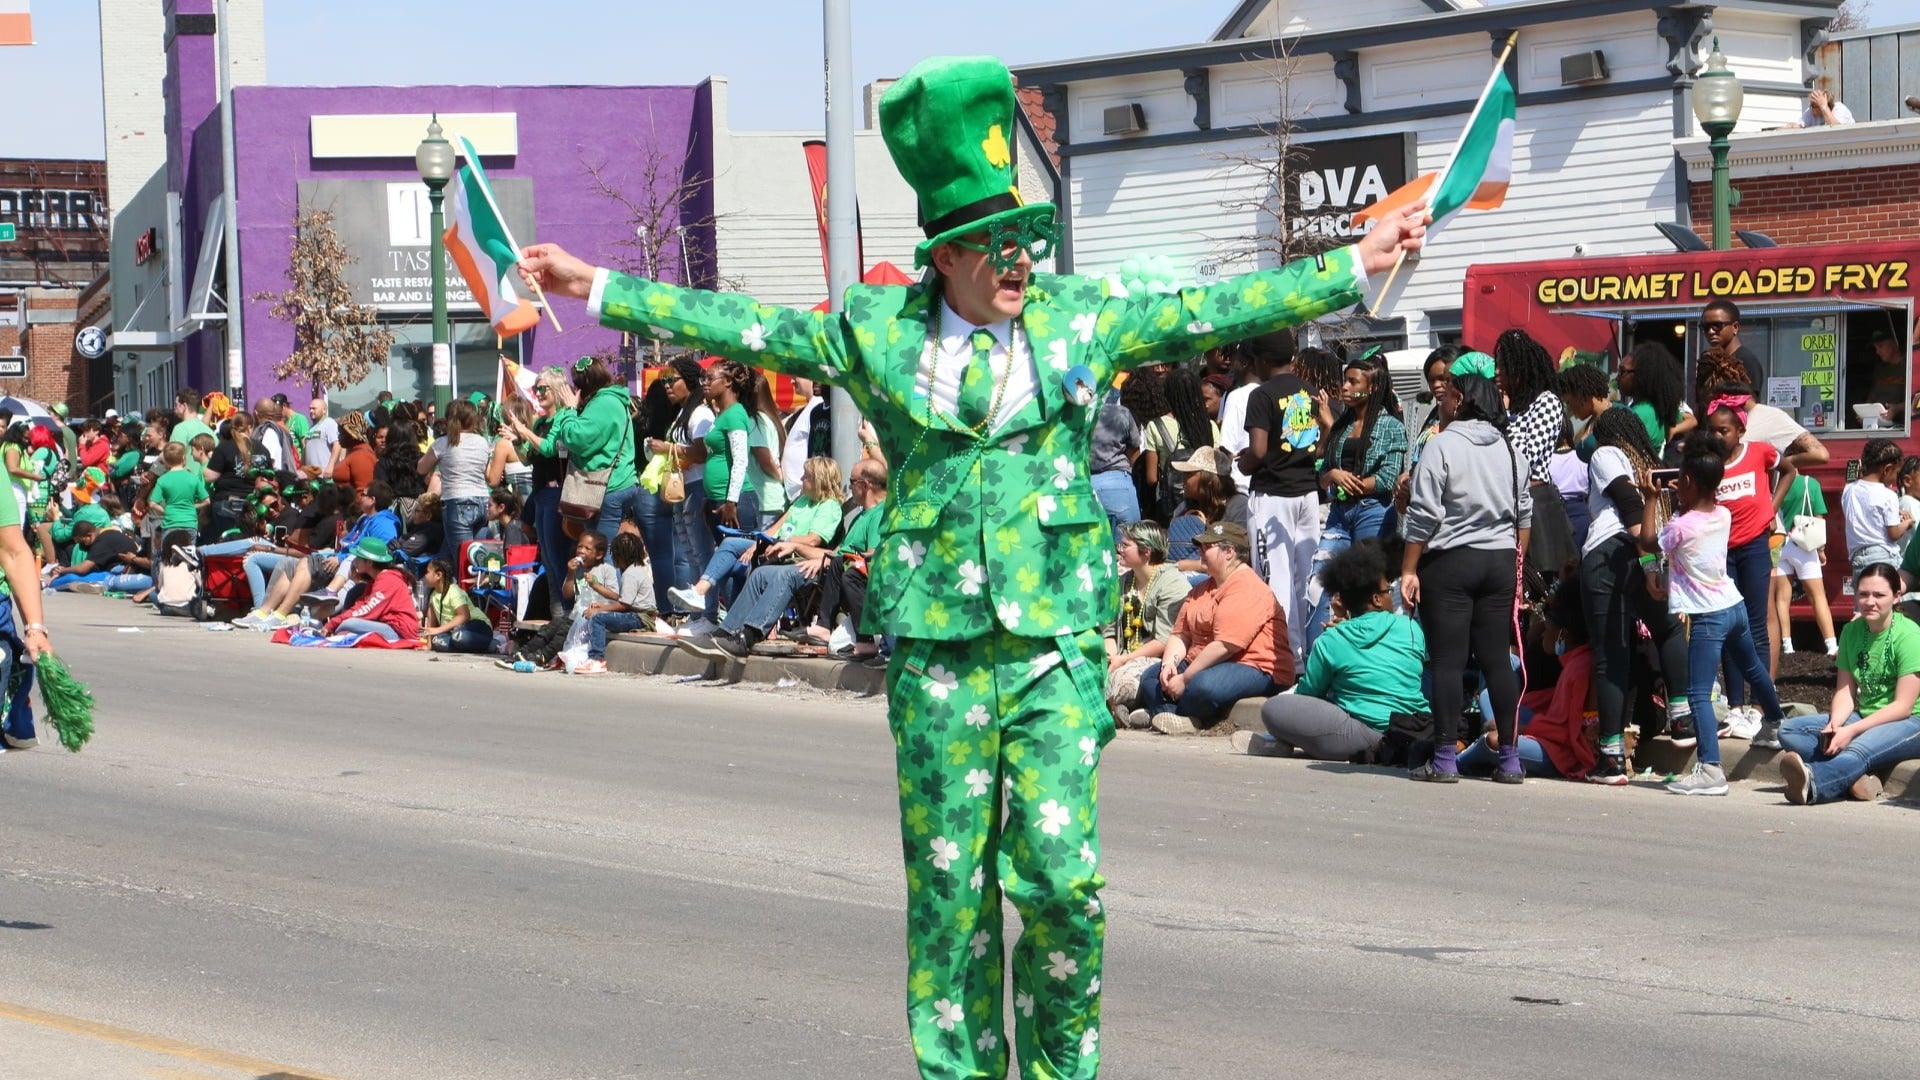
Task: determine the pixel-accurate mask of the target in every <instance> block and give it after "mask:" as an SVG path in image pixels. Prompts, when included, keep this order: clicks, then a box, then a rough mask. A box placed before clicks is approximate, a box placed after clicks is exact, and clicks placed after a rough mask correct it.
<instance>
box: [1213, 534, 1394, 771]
mask: <svg viewBox="0 0 1920 1080" xmlns="http://www.w3.org/2000/svg"><path fill="white" fill-rule="evenodd" d="M1388 572H1389V565H1388V562H1387V555H1386V551H1385V550H1384V549H1383V548H1382V547H1381V546H1380V543H1379V541H1377V540H1362V541H1360V542H1358V543H1356V544H1354V545H1353V546H1351V547H1349V548H1347V549H1345V550H1343V551H1340V552H1338V553H1336V554H1335V555H1334V556H1333V558H1331V559H1329V560H1328V561H1327V563H1326V564H1325V566H1324V567H1323V568H1322V569H1321V571H1320V585H1321V587H1322V588H1324V589H1326V591H1327V594H1328V595H1329V596H1332V597H1333V598H1334V601H1335V615H1336V617H1335V619H1334V620H1333V621H1331V622H1329V623H1328V624H1327V628H1326V630H1325V632H1323V633H1322V634H1321V635H1320V637H1319V639H1318V640H1316V641H1315V642H1314V645H1313V649H1312V651H1310V652H1309V653H1308V654H1307V663H1306V670H1305V671H1304V672H1303V673H1302V674H1301V676H1300V682H1299V683H1298V684H1296V685H1295V686H1294V688H1293V693H1291V694H1280V695H1277V696H1275V697H1271V698H1268V699H1267V703H1266V704H1265V705H1262V706H1261V707H1260V721H1261V723H1263V724H1265V725H1266V727H1267V731H1268V733H1269V734H1268V735H1267V736H1266V737H1265V738H1262V737H1260V736H1259V735H1258V734H1256V735H1255V736H1254V739H1253V741H1252V742H1251V743H1250V744H1249V745H1248V748H1247V752H1248V753H1249V754H1256V755H1270V756H1274V757H1291V756H1293V755H1294V753H1295V752H1296V751H1304V752H1305V753H1306V755H1307V756H1308V757H1310V758H1313V759H1314V760H1316V761H1353V760H1356V759H1360V758H1364V757H1366V756H1367V755H1369V754H1371V753H1372V752H1373V751H1374V749H1375V748H1376V747H1378V746H1379V745H1380V740H1381V739H1383V738H1385V737H1386V733H1387V728H1388V727H1389V726H1390V725H1391V723H1392V720H1393V717H1394V715H1395V714H1406V715H1417V714H1420V713H1424V712H1426V711H1427V695H1426V691H1425V690H1424V689H1423V688H1422V686H1421V678H1422V677H1423V676H1424V675H1425V672H1426V663H1427V637H1426V634H1425V633H1424V632H1423V631H1422V630H1421V629H1420V624H1419V623H1417V622H1415V621H1413V620H1412V619H1410V618H1408V617H1407V616H1405V615H1397V614H1395V613H1394V611H1393V584H1392V582H1391V580H1390V578H1389V577H1388Z"/></svg>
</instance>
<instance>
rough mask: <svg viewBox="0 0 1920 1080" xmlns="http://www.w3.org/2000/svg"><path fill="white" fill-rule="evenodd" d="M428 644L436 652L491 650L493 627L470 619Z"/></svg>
mask: <svg viewBox="0 0 1920 1080" xmlns="http://www.w3.org/2000/svg"><path fill="white" fill-rule="evenodd" d="M348 621H349V622H360V621H361V620H359V619H350V620H348ZM342 629H345V625H344V624H342ZM387 640H388V641H398V640H399V635H397V634H396V635H394V636H393V637H390V638H388V639H387ZM427 644H428V645H429V646H430V647H431V648H432V649H433V651H434V652H450V653H483V652H489V651H491V650H492V649H493V627H491V626H488V625H487V624H486V622H485V621H484V620H481V619H468V620H467V621H466V622H463V623H461V624H460V625H459V626H456V627H454V628H453V629H451V630H448V631H447V632H445V633H443V634H435V635H433V636H432V637H430V638H428V639H427Z"/></svg>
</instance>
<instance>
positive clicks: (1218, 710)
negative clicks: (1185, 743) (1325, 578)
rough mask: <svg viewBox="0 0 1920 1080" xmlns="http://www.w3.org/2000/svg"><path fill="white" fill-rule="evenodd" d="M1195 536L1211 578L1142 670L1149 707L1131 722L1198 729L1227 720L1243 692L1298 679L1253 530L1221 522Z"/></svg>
mask: <svg viewBox="0 0 1920 1080" xmlns="http://www.w3.org/2000/svg"><path fill="white" fill-rule="evenodd" d="M1193 543H1194V546H1195V547H1197V548H1199V549H1200V562H1201V563H1202V565H1204V566H1205V567H1206V568H1207V577H1208V578H1209V580H1207V581H1204V582H1201V583H1200V584H1199V585H1197V586H1195V587H1194V590H1193V592H1192V593H1190V594H1189V595H1188V596H1187V600H1186V603H1184V604H1182V605H1181V607H1180V616H1179V618H1177V619H1175V620H1174V624H1173V634H1172V636H1170V637H1168V638H1167V647H1166V651H1165V653H1164V654H1163V656H1162V658H1161V660H1160V661H1159V662H1158V663H1156V664H1154V665H1153V666H1151V667H1149V668H1147V670H1146V672H1145V673H1144V674H1142V675H1141V676H1140V696H1141V697H1142V698H1143V699H1144V700H1145V702H1146V706H1145V708H1142V709H1135V710H1134V711H1133V712H1132V713H1129V714H1128V716H1127V726H1128V727H1136V728H1143V727H1147V726H1149V725H1150V726H1152V728H1153V729H1154V730H1155V731H1158V732H1160V733H1162V734H1165V735H1191V734H1193V733H1194V731H1195V730H1197V729H1198V728H1199V727H1201V726H1209V727H1210V726H1212V725H1213V724H1216V723H1218V722H1219V721H1221V720H1223V719H1225V718H1226V716H1227V714H1228V713H1229V712H1231V711H1232V710H1233V704H1234V702H1236V701H1239V700H1240V699H1241V698H1252V697H1261V698H1264V697H1271V696H1272V695H1274V694H1277V693H1279V692H1280V691H1281V690H1284V689H1286V688H1287V687H1288V686H1291V685H1293V649H1292V647H1291V643H1290V642H1289V641H1288V639H1287V631H1286V625H1287V624H1286V614H1285V613H1284V612H1283V611H1281V609H1280V602H1279V601H1278V600H1276V599H1274V596H1273V592H1272V591H1271V590H1269V589H1268V588H1267V585H1266V582H1264V581H1261V580H1260V575H1259V574H1258V573H1255V572H1254V569H1253V566H1252V565H1251V563H1250V561H1249V555H1250V552H1249V551H1248V540H1247V530H1245V529H1243V528H1241V527H1240V526H1238V525H1235V524H1233V523H1232V522H1216V523H1214V524H1213V525H1211V526H1209V527H1208V528H1207V531H1205V532H1203V533H1201V534H1200V535H1199V536H1196V537H1194V538H1193ZM1143 713H1144V714H1145V715H1144V716H1143V715H1141V714H1143Z"/></svg>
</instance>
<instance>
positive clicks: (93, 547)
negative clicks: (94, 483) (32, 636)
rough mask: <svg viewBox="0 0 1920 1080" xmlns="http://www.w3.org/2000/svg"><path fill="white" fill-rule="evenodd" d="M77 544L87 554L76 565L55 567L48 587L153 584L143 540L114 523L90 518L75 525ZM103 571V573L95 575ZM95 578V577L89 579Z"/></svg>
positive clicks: (90, 589) (109, 588)
mask: <svg viewBox="0 0 1920 1080" xmlns="http://www.w3.org/2000/svg"><path fill="white" fill-rule="evenodd" d="M73 546H74V549H75V550H76V551H84V552H86V555H87V557H86V558H84V559H82V560H81V561H79V562H77V563H75V564H73V565H72V566H64V567H54V568H53V570H52V573H51V577H52V580H50V581H48V582H47V588H49V589H54V590H63V591H67V592H78V593H93V594H94V595H96V596H97V595H99V594H101V593H106V592H117V593H137V592H142V591H145V590H147V589H151V588H153V576H152V574H151V570H152V569H153V564H152V563H150V562H148V561H147V558H146V557H145V556H144V555H141V554H140V542H139V541H137V540H135V539H134V538H133V537H131V536H128V535H127V534H126V533H124V532H122V531H120V527H119V526H117V525H113V524H107V525H103V526H101V527H99V528H97V529H96V528H95V527H94V525H93V523H92V522H90V521H82V522H80V523H79V524H78V525H75V526H74V527H73ZM96 574H100V575H104V576H103V577H99V578H94V577H93V575H96ZM89 579H92V580H89Z"/></svg>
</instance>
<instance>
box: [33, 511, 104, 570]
mask: <svg viewBox="0 0 1920 1080" xmlns="http://www.w3.org/2000/svg"><path fill="white" fill-rule="evenodd" d="M112 521H113V515H111V514H109V513H107V511H106V508H105V507H103V506H101V505H100V504H99V503H98V502H90V503H81V504H80V505H79V506H77V507H75V508H74V511H73V516H72V517H64V516H63V517H61V518H60V519H59V520H57V521H54V522H51V523H50V524H49V526H48V529H47V532H48V534H49V536H50V537H51V538H52V540H53V542H54V543H55V544H56V545H59V546H61V547H65V546H66V545H67V544H70V543H72V542H73V530H74V527H75V526H77V525H80V524H83V523H84V524H87V525H92V526H93V527H94V528H96V529H104V528H106V527H107V526H108V525H109V524H111V523H112ZM84 558H86V553H85V552H82V551H76V552H74V553H73V558H71V559H69V560H68V561H69V562H79V561H80V560H81V559H84Z"/></svg>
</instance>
